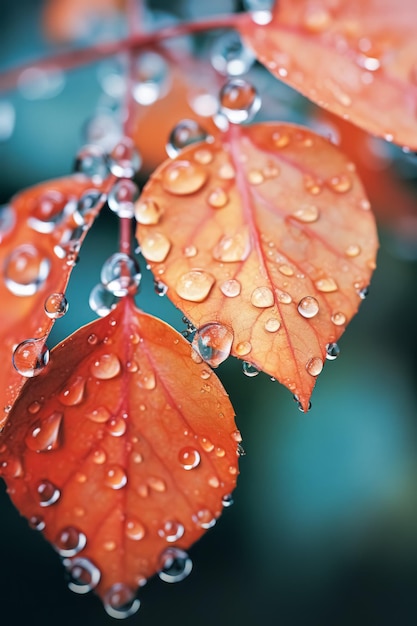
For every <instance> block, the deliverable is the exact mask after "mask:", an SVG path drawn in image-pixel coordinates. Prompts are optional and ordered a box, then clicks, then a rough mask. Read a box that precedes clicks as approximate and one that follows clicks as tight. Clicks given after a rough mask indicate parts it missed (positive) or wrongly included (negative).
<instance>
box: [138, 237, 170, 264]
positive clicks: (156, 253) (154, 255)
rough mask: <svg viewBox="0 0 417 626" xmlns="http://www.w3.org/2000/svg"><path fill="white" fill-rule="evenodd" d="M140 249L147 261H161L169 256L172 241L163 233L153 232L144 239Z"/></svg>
mask: <svg viewBox="0 0 417 626" xmlns="http://www.w3.org/2000/svg"><path fill="white" fill-rule="evenodd" d="M140 249H141V252H142V254H143V256H144V257H145V259H146V260H147V261H152V262H154V263H161V262H162V261H165V259H166V257H167V256H168V252H169V251H170V249H171V242H170V240H169V239H168V237H166V235H164V234H163V233H158V232H155V233H154V232H153V233H150V234H149V235H148V236H147V237H146V238H145V239H143V240H142V242H141V246H140Z"/></svg>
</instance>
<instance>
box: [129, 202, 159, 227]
mask: <svg viewBox="0 0 417 626" xmlns="http://www.w3.org/2000/svg"><path fill="white" fill-rule="evenodd" d="M134 211H135V218H136V221H137V222H138V223H139V224H145V225H149V224H152V225H153V224H157V223H158V222H159V220H160V219H161V215H162V211H161V208H160V207H159V205H158V204H157V203H156V202H155V201H154V200H152V199H150V198H145V199H144V200H142V199H140V200H138V201H137V202H136V203H135V209H134Z"/></svg>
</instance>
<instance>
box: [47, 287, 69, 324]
mask: <svg viewBox="0 0 417 626" xmlns="http://www.w3.org/2000/svg"><path fill="white" fill-rule="evenodd" d="M44 309H45V313H46V315H47V316H48V317H50V318H51V319H52V320H56V319H59V318H60V317H64V315H65V313H66V312H67V311H68V300H67V299H66V297H65V294H63V293H58V292H57V293H51V295H50V296H48V297H47V298H46V300H45V303H44Z"/></svg>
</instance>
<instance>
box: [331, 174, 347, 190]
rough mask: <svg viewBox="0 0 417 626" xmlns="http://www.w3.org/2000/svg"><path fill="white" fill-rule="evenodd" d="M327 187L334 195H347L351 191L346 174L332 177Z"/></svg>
mask: <svg viewBox="0 0 417 626" xmlns="http://www.w3.org/2000/svg"><path fill="white" fill-rule="evenodd" d="M329 187H330V189H332V190H333V191H335V192H336V193H347V192H348V191H350V190H351V189H352V181H351V179H350V178H349V176H347V175H346V174H341V175H340V176H333V178H331V179H330V180H329Z"/></svg>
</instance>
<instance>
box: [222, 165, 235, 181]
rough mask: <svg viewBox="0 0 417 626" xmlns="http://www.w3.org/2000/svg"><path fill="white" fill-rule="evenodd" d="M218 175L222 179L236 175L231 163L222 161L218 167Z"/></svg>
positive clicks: (229, 178)
mask: <svg viewBox="0 0 417 626" xmlns="http://www.w3.org/2000/svg"><path fill="white" fill-rule="evenodd" d="M218 175H219V178H221V179H223V180H232V179H233V178H234V177H235V176H236V172H235V169H234V167H233V166H232V165H231V163H223V165H221V166H220V168H219V171H218Z"/></svg>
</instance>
